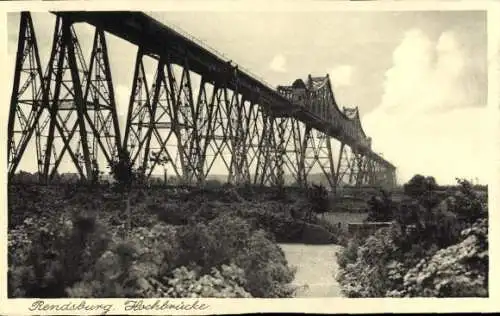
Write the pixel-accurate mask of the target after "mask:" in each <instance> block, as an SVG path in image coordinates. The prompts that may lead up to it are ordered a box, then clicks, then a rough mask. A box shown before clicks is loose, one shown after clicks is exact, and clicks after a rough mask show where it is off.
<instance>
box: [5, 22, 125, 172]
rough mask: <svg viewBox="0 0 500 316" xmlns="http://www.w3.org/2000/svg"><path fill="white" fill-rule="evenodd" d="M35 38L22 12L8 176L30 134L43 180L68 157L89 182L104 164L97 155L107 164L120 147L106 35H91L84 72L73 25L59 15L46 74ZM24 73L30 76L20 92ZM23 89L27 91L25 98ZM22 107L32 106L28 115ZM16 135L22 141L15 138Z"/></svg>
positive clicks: (16, 163)
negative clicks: (88, 56) (88, 55)
mask: <svg viewBox="0 0 500 316" xmlns="http://www.w3.org/2000/svg"><path fill="white" fill-rule="evenodd" d="M34 34H35V31H34V28H33V23H32V19H31V16H30V14H29V13H27V12H23V13H21V19H20V32H19V44H18V45H19V46H18V52H17V56H16V69H15V75H14V85H13V93H12V98H11V106H10V117H9V127H8V135H9V176H13V174H14V173H15V171H16V169H17V166H18V165H19V162H20V161H21V158H22V157H23V154H24V151H25V149H26V147H27V146H28V143H29V142H30V140H31V138H32V136H33V133H34V134H35V139H36V140H35V142H36V148H37V165H38V172H39V175H40V178H41V179H40V180H41V181H43V182H46V181H50V179H52V178H53V177H54V175H55V174H57V172H58V168H59V166H60V164H61V162H62V160H63V158H64V157H65V156H66V154H68V155H69V158H70V161H71V163H72V165H73V166H74V167H75V169H76V170H77V172H78V174H79V175H80V177H81V178H84V179H92V178H93V177H94V176H95V171H96V169H97V168H98V165H99V160H102V159H99V158H100V154H102V156H103V158H104V159H105V161H106V162H107V163H110V162H111V161H112V160H113V159H115V157H116V155H117V152H118V150H120V148H121V145H120V130H119V126H118V118H117V113H116V104H115V100H114V92H113V84H112V79H111V71H110V69H109V59H108V56H107V47H106V41H105V37H104V32H102V31H100V30H96V32H95V37H94V44H93V48H92V52H91V56H90V67H89V68H87V64H86V62H85V59H84V57H83V54H82V50H81V48H80V45H79V43H78V40H77V37H76V34H75V31H74V29H73V26H72V22H71V21H69V20H67V19H66V18H64V17H57V19H56V27H55V30H54V38H53V46H52V51H51V54H50V58H49V62H48V66H47V69H46V71H45V75H44V76H42V75H41V65H40V58H39V53H38V47H37V45H36V39H35V37H34ZM26 61H28V64H29V66H26ZM27 70H29V73H30V75H29V76H28V77H29V78H28V79H27V80H26V81H25V83H24V84H23V86H22V87H21V88H20V87H19V86H20V79H21V76H22V73H23V72H26V71H27ZM26 87H31V93H30V94H29V96H26ZM26 104H31V105H32V106H31V109H30V110H29V111H30V112H29V114H27V115H26V111H25V110H24V106H25V105H26ZM26 117H27V118H26ZM16 118H17V119H16ZM15 134H21V135H22V137H21V138H20V139H16V137H15Z"/></svg>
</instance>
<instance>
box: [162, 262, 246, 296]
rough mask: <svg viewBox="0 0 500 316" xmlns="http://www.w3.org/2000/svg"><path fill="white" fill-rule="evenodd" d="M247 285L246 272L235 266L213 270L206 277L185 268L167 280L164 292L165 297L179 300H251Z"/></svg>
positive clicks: (178, 269) (176, 270)
mask: <svg viewBox="0 0 500 316" xmlns="http://www.w3.org/2000/svg"><path fill="white" fill-rule="evenodd" d="M245 283H246V279H245V273H244V271H243V270H242V269H241V268H239V267H238V266H236V265H234V264H231V265H222V266H221V268H220V269H218V268H212V270H211V272H210V274H204V275H200V273H199V272H197V271H196V270H189V269H187V268H186V267H184V266H183V267H180V268H177V269H175V270H174V271H173V273H172V277H170V278H168V279H166V285H167V287H165V288H164V289H162V292H163V291H164V296H168V297H178V298H182V297H218V298H250V297H252V296H251V294H250V293H248V292H247V291H246V290H245V289H244V285H245ZM162 294H163V293H162Z"/></svg>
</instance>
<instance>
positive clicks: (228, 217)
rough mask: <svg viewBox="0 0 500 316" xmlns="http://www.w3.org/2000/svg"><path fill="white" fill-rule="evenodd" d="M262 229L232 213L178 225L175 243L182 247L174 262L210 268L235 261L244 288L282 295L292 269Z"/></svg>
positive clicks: (257, 293)
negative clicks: (181, 225) (255, 227)
mask: <svg viewBox="0 0 500 316" xmlns="http://www.w3.org/2000/svg"><path fill="white" fill-rule="evenodd" d="M270 238H271V237H270V236H269V235H268V234H267V233H265V232H264V231H262V230H254V229H253V228H252V227H251V225H250V224H249V223H248V222H247V221H245V220H244V219H241V218H239V217H237V216H234V215H232V214H222V215H220V216H219V217H217V218H216V219H214V220H212V221H210V222H208V223H197V224H193V225H187V226H184V227H182V228H181V229H180V230H179V232H178V240H179V242H180V244H179V246H180V247H181V249H184V251H183V252H182V253H181V256H180V258H179V259H178V262H177V265H178V266H200V267H201V268H202V271H201V273H202V274H207V273H209V272H210V271H211V269H212V268H217V267H220V266H222V265H230V264H235V265H237V266H238V267H240V268H242V269H243V270H244V272H245V278H246V279H247V284H246V285H245V289H246V290H247V291H248V292H249V293H250V294H251V295H252V296H254V297H286V296H287V295H292V292H291V291H289V290H288V288H289V283H290V282H292V281H293V276H294V272H293V270H291V269H290V268H289V267H288V266H287V262H286V259H285V256H284V253H283V252H282V250H281V248H280V247H279V246H278V245H277V244H275V243H274V242H273V241H272V239H270Z"/></svg>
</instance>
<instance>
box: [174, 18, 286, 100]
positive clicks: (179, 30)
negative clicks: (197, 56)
mask: <svg viewBox="0 0 500 316" xmlns="http://www.w3.org/2000/svg"><path fill="white" fill-rule="evenodd" d="M165 25H166V26H167V27H169V28H171V29H172V30H174V31H175V32H177V33H179V34H180V35H182V36H184V37H186V38H188V39H189V40H191V41H192V42H194V43H196V44H198V45H199V46H201V47H203V48H204V49H206V50H208V51H209V52H210V53H212V54H214V55H215V56H217V57H219V58H220V59H222V60H224V61H226V62H229V61H232V59H230V58H229V57H228V56H226V55H224V53H222V52H220V51H218V50H217V49H215V48H214V47H212V46H210V45H208V44H207V43H206V42H205V41H203V40H201V39H199V38H197V37H195V36H193V35H191V34H189V33H188V32H187V31H184V30H183V29H182V28H180V27H179V26H177V25H175V24H172V23H168V24H166V23H165ZM235 64H236V65H237V66H238V69H240V70H242V71H243V72H245V73H246V74H248V75H250V76H251V77H253V78H254V79H257V80H258V81H260V82H261V83H262V84H264V85H265V86H267V87H268V88H269V89H271V90H273V91H275V92H277V89H276V88H275V87H273V86H272V85H271V84H270V83H269V82H267V81H266V80H264V78H262V77H261V76H259V75H257V74H255V73H254V72H252V71H250V70H249V69H248V68H245V67H243V66H241V65H240V64H237V63H236V62H235Z"/></svg>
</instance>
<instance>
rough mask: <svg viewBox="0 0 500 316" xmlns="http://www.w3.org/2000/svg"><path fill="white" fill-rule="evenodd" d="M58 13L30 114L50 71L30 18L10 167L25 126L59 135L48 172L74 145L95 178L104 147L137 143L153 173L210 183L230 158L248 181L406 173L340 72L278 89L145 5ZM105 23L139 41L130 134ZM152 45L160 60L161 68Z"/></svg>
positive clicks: (111, 153) (232, 169)
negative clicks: (339, 87)
mask: <svg viewBox="0 0 500 316" xmlns="http://www.w3.org/2000/svg"><path fill="white" fill-rule="evenodd" d="M56 14H57V16H58V19H57V21H58V23H59V24H58V26H56V30H57V31H56V32H55V35H54V36H55V37H54V48H53V50H52V55H51V56H52V57H51V59H50V62H49V66H48V68H47V69H48V70H47V73H48V76H46V77H47V78H48V79H47V83H46V87H45V88H44V85H42V88H38V92H34V93H32V95H31V99H32V101H30V102H31V104H41V106H38V107H36V106H32V109H31V112H30V113H29V114H25V113H24V112H22V110H21V106H20V105H21V103H22V102H21V100H22V99H21V98H20V97H19V95H20V94H21V92H22V91H23V90H25V88H24V86H29V85H30V84H31V85H35V83H36V80H35V79H36V78H42V77H41V74H40V73H41V71H38V70H36V69H38V68H40V67H41V66H40V65H39V64H40V63H39V61H38V66H37V54H38V52H37V49H36V48H34V47H36V41H35V40H34V31H33V32H32V31H31V30H32V26H31V27H27V26H29V25H30V21H29V18H28V17H29V14H27V15H24V16H23V19H22V21H21V28H20V38H19V43H20V44H19V48H18V59H17V63H16V76H17V77H16V76H15V78H14V79H15V83H16V82H21V80H20V79H17V78H18V77H19V76H20V74H21V73H22V72H23V71H25V70H26V69H30V70H29V71H30V73H31V74H32V75H30V76H31V77H30V78H34V79H33V80H32V82H34V83H31V81H30V80H27V81H26V82H27V83H26V84H25V85H22V84H19V83H17V85H16V84H15V91H13V101H12V102H11V114H10V117H11V119H10V121H9V157H11V158H9V168H10V170H15V169H16V166H17V161H18V160H20V157H21V156H22V151H23V146H25V145H24V143H25V140H23V139H22V138H21V139H20V140H16V139H15V137H14V134H15V132H14V131H16V130H21V131H23V132H24V134H25V135H28V136H29V135H31V134H33V133H34V131H35V130H41V129H44V131H45V132H44V135H47V137H46V138H44V139H47V140H46V141H45V143H47V144H52V145H50V146H48V147H47V146H46V147H45V148H44V147H43V145H39V146H38V147H37V148H38V149H37V152H38V153H39V154H38V156H39V157H41V158H39V159H38V161H39V162H40V161H43V162H42V163H39V165H40V168H39V169H40V170H43V173H44V174H45V175H47V176H48V175H51V174H53V173H54V172H56V171H57V167H58V164H59V162H60V161H61V157H62V156H63V154H64V153H65V152H67V153H68V154H69V155H70V158H71V159H72V161H73V164H74V165H75V167H76V169H77V170H78V172H79V173H80V176H81V177H83V178H91V177H92V170H93V168H94V165H95V164H96V160H97V159H96V157H97V155H98V152H100V153H101V156H103V157H104V158H105V160H106V161H107V162H110V161H111V160H113V159H114V158H116V156H117V153H118V152H120V151H121V150H122V149H126V150H127V151H128V152H129V153H130V157H131V160H132V162H133V163H134V165H135V166H136V168H138V169H139V170H141V171H142V172H143V173H144V174H145V175H146V176H151V175H153V174H156V173H157V172H158V170H161V169H163V170H164V172H165V175H166V173H167V170H168V172H169V173H170V175H171V176H175V177H177V178H178V179H181V181H182V182H183V183H186V184H198V185H200V184H203V183H204V182H205V181H206V180H207V178H209V177H210V176H211V174H214V173H217V172H220V170H222V172H223V173H224V174H227V178H226V181H227V182H229V183H237V184H241V183H252V184H257V185H275V186H281V185H287V184H291V183H296V184H298V185H301V186H305V185H308V184H310V183H312V182H315V181H317V179H316V178H315V177H314V176H315V175H317V174H320V175H321V176H322V177H323V179H324V180H325V184H327V185H328V186H329V187H331V188H332V189H333V190H335V188H336V187H337V186H338V185H340V184H341V183H344V184H350V185H358V186H359V185H364V184H370V185H372V184H380V183H382V182H384V181H385V182H386V183H392V184H393V183H394V174H395V167H394V166H393V165H391V164H390V163H389V162H387V161H386V160H385V159H383V158H382V157H381V156H380V155H378V154H376V153H374V152H373V151H372V150H371V139H370V138H369V137H367V136H366V134H365V133H364V131H363V129H362V126H361V121H360V118H359V112H358V110H357V108H354V109H350V108H342V110H341V109H340V107H339V106H338V104H337V103H336V100H335V97H334V94H333V91H332V87H331V83H330V80H329V78H328V76H325V77H312V76H309V77H308V78H307V80H306V81H305V82H304V81H301V80H297V81H296V82H294V84H293V85H291V86H279V87H278V88H277V89H274V88H271V87H270V86H268V85H267V84H266V83H264V82H262V81H261V80H259V79H257V78H256V77H255V76H253V75H251V74H250V73H248V72H247V71H244V70H242V69H240V68H238V66H235V65H234V64H232V63H231V62H230V61H227V60H225V59H224V58H221V57H220V56H218V55H217V54H215V53H213V52H212V51H210V50H208V49H206V48H204V47H203V46H202V45H200V44H198V43H196V42H195V41H193V40H191V39H190V38H188V37H186V36H184V35H182V34H180V33H178V32H176V31H174V30H172V29H170V28H168V27H167V26H165V25H163V24H161V23H159V22H157V21H156V20H154V19H152V18H151V17H149V16H147V15H145V14H143V13H139V12H64V13H61V12H59V13H56ZM64 21H65V22H64ZM75 22H87V23H89V24H91V25H94V26H95V27H96V32H95V37H94V46H93V50H92V54H91V58H90V59H89V61H88V62H87V61H86V60H85V58H83V56H82V54H81V51H80V48H79V46H78V40H77V37H76V35H75V34H74V32H73V31H72V28H71V24H72V23H75ZM105 32H109V33H112V34H114V35H117V36H118V37H121V38H123V39H125V40H127V41H129V42H131V43H133V44H136V45H137V46H138V53H137V58H136V63H135V67H134V78H133V82H132V87H131V95H130V101H129V109H128V115H127V123H126V126H125V130H124V139H123V142H121V141H120V134H121V133H120V129H119V126H118V119H117V115H116V104H115V98H114V91H113V85H112V80H111V72H110V69H109V60H108V55H107V48H106V41H105V35H104V34H105ZM31 34H33V35H31ZM32 37H33V38H32ZM25 47H27V48H25ZM24 56H32V58H31V59H30V60H31V61H32V62H31V64H30V65H34V66H28V67H26V66H25V64H26V62H25V57H24ZM146 57H147V58H152V59H153V60H154V62H155V69H156V70H155V75H154V77H153V79H152V80H148V79H147V78H148V76H147V74H148V71H147V70H146V69H145V67H144V62H143V61H144V58H146ZM87 64H88V65H89V68H88V69H87V66H86V65H87ZM41 81H44V80H41ZM35 90H36V89H35ZM37 100H38V101H37ZM13 109H14V110H15V111H14V110H13ZM43 113H45V119H41V117H43V115H42V114H43ZM15 114H16V115H17V116H16V115H15ZM15 117H21V118H22V119H18V120H17V121H16V120H14V119H13V118H15ZM39 117H40V119H39ZM30 133H31V134H30ZM24 137H25V138H26V137H27V136H24ZM57 137H58V138H60V139H62V145H61V142H59V147H57V146H56V145H55V143H56V142H55V141H54V139H55V138H57ZM27 138H29V137H27ZM39 140H42V138H41V137H37V141H38V143H40V144H42V143H43V142H41V141H39ZM52 155H54V158H52ZM217 170H219V171H217Z"/></svg>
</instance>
